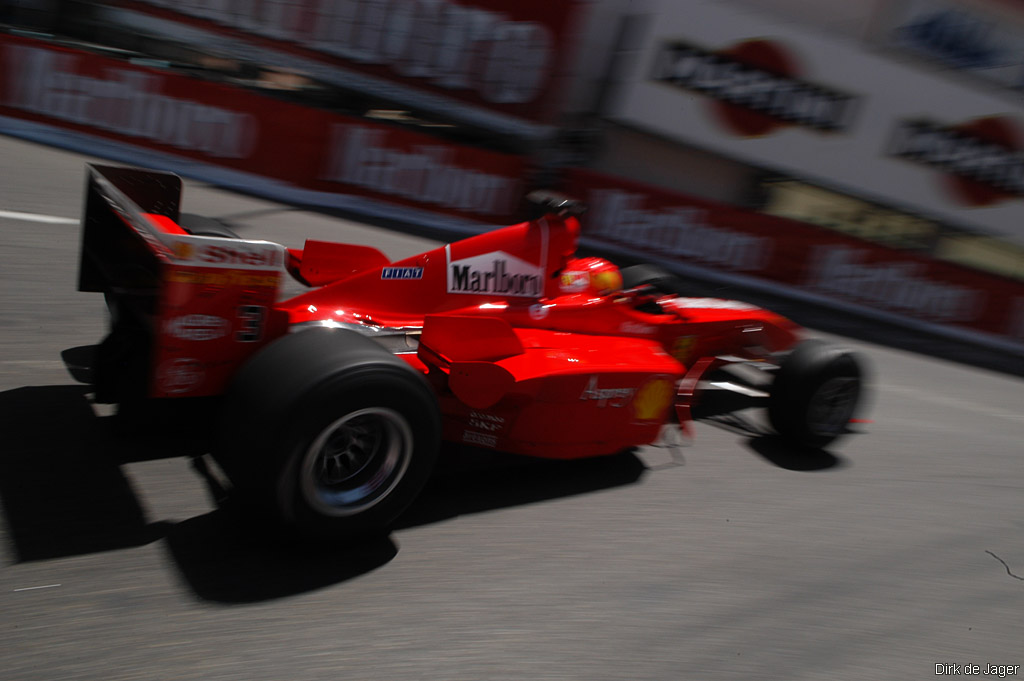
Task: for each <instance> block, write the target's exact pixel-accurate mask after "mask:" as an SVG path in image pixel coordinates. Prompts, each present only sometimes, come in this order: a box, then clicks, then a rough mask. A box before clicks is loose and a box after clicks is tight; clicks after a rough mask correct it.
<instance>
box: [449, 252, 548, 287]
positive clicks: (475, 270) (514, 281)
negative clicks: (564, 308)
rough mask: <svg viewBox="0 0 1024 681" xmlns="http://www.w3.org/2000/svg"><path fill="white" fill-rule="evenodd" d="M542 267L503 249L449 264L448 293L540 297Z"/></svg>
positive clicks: (542, 277) (542, 280)
mask: <svg viewBox="0 0 1024 681" xmlns="http://www.w3.org/2000/svg"><path fill="white" fill-rule="evenodd" d="M543 291H544V269H543V268H542V267H539V266H538V265H534V264H532V263H528V262H526V261H525V260H520V259H519V258H516V257H515V256H512V255H509V254H508V253H505V252H502V251H495V252H494V253H485V254H484V255H477V256H473V257H471V258H464V259H462V260H453V261H452V262H451V263H449V264H448V293H482V294H500V295H505V296H517V297H522V298H539V297H540V295H541V294H542V293H543Z"/></svg>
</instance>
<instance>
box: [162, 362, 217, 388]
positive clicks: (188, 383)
mask: <svg viewBox="0 0 1024 681" xmlns="http://www.w3.org/2000/svg"><path fill="white" fill-rule="evenodd" d="M205 376H206V369H205V367H204V365H203V363H202V362H200V361H199V360H198V359H194V358H192V357H179V358H177V359H169V360H167V361H166V362H164V363H163V364H162V365H161V366H160V369H159V371H158V372H157V380H158V382H159V385H160V387H161V389H162V390H163V391H164V392H167V393H170V394H172V395H181V394H184V393H190V392H193V391H194V390H195V389H196V388H198V387H199V386H200V385H201V384H202V382H203V379H204V378H205Z"/></svg>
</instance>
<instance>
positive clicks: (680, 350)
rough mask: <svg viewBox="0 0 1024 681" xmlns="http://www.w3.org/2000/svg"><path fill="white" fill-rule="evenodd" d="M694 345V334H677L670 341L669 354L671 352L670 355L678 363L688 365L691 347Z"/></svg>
mask: <svg viewBox="0 0 1024 681" xmlns="http://www.w3.org/2000/svg"><path fill="white" fill-rule="evenodd" d="M696 346H697V337H696V336H679V337H678V338H676V339H675V340H674V341H672V350H671V352H670V353H669V354H671V355H672V357H674V358H675V360H676V361H677V362H679V363H680V364H683V365H688V364H689V363H690V359H691V357H692V356H693V349H694V348H695V347H696Z"/></svg>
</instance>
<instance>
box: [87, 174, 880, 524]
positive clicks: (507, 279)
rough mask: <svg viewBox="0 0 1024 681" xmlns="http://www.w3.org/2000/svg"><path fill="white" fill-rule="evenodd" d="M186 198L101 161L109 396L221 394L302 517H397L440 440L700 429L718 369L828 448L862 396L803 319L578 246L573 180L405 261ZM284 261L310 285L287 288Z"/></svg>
mask: <svg viewBox="0 0 1024 681" xmlns="http://www.w3.org/2000/svg"><path fill="white" fill-rule="evenodd" d="M180 197H181V182H180V180H179V179H178V178H177V177H176V176H174V175H171V174H168V173H158V172H151V171H144V170H137V169H129V168H115V167H103V166H90V167H89V168H88V177H87V182H86V199H85V214H84V220H83V236H82V249H81V262H80V277H79V290H81V291H93V292H102V293H103V294H105V296H106V299H107V303H108V306H109V308H110V311H111V315H110V317H111V325H110V331H109V334H108V335H107V336H106V338H105V339H104V340H103V341H102V343H101V344H100V346H99V348H98V351H97V357H96V362H95V366H94V371H93V376H94V389H95V399H96V400H97V401H98V402H101V403H112V404H119V405H121V408H128V407H130V406H131V405H134V404H139V403H146V404H149V405H153V404H168V403H174V402H180V401H184V400H194V399H195V398H203V397H205V398H216V404H217V408H216V409H213V410H210V416H211V418H215V419H216V420H217V421H218V423H219V425H218V426H217V428H218V433H219V434H218V437H217V438H216V444H215V445H214V446H213V450H214V451H213V452H212V454H213V456H214V458H215V460H217V461H218V462H219V464H220V466H221V468H223V470H224V471H225V473H226V474H227V476H228V477H229V478H230V480H231V482H232V484H233V486H234V487H235V488H236V489H237V490H238V491H239V492H240V493H242V494H244V495H246V496H248V497H250V498H252V499H256V500H259V501H260V502H261V503H262V504H264V505H265V506H266V507H268V508H270V509H272V510H273V512H274V513H275V514H276V515H277V516H278V517H279V518H281V519H283V520H284V521H285V522H287V523H289V524H291V525H294V526H295V527H296V528H298V529H300V530H302V531H304V532H310V533H314V534H318V535H351V534H359V533H365V532H368V531H376V530H380V529H383V528H386V527H388V525H389V524H390V523H392V522H393V521H394V520H395V519H396V517H397V516H398V515H399V513H400V512H401V511H402V510H403V509H404V508H405V507H406V506H407V505H408V504H409V503H410V502H411V501H412V500H413V498H414V497H415V496H416V495H417V493H418V492H419V491H420V490H421V488H422V487H423V485H424V484H425V482H426V480H427V478H428V476H429V474H430V472H431V470H432V468H433V466H434V463H435V459H436V457H437V454H438V450H439V447H440V444H441V442H442V441H449V442H455V443H467V444H469V445H473V446H476V447H480V448H487V449H494V450H501V451H505V452H512V453H516V454H522V455H528V456H535V457H549V458H578V457H594V456H601V455H608V454H613V453H615V452H619V451H622V450H624V449H628V448H631V447H636V446H640V445H645V444H649V443H651V442H654V441H655V440H656V439H658V438H659V434H660V433H661V431H662V429H663V428H664V427H666V426H668V427H681V428H683V429H684V430H685V429H689V427H690V423H691V421H692V419H693V418H694V411H695V410H697V409H699V408H701V407H702V406H703V405H705V404H706V403H707V402H711V401H713V400H711V398H710V395H711V393H712V388H721V387H722V386H732V387H736V389H737V391H738V392H742V393H745V394H746V395H747V396H749V397H751V399H752V400H753V401H754V402H755V403H756V404H757V405H759V406H763V407H766V409H767V416H768V422H769V423H770V424H771V426H772V427H773V428H774V430H775V431H777V433H778V436H780V437H781V438H784V439H785V440H787V441H789V442H791V443H793V445H794V446H796V447H801V448H807V447H810V448H820V447H822V446H825V445H827V444H828V443H830V442H831V441H832V440H833V439H835V438H836V437H838V436H840V435H842V434H843V433H844V432H845V431H846V428H847V424H848V422H849V421H850V419H851V417H852V416H853V414H854V411H855V409H856V408H857V405H858V401H859V398H860V395H861V368H860V365H859V362H858V359H857V358H856V357H855V356H854V355H852V354H851V353H849V352H847V351H844V350H841V349H839V348H835V347H832V346H829V345H825V344H822V343H820V342H817V341H801V340H800V335H801V330H800V329H799V328H798V327H797V326H796V325H795V324H794V323H793V322H791V321H789V320H787V319H785V318H784V317H781V316H779V315H777V314H774V313H772V312H769V311H767V310H764V309H760V308H758V307H755V306H753V305H748V304H746V303H741V302H735V301H727V300H718V299H709V298H693V297H686V296H684V295H681V291H679V290H678V288H679V287H678V282H676V281H675V280H673V279H672V277H671V276H670V275H668V274H666V273H664V272H661V271H659V270H657V269H655V268H653V267H651V266H643V265H641V266H634V267H628V268H624V269H621V270H620V269H619V268H617V267H616V266H614V265H613V264H611V263H610V262H608V261H606V260H603V259H600V258H594V257H577V256H576V254H575V252H576V245H577V238H578V235H579V231H580V224H579V219H578V216H579V214H580V213H581V212H582V206H581V204H579V203H577V202H574V201H572V200H569V199H567V198H564V197H559V196H557V195H552V194H542V195H535V196H534V197H533V203H534V206H535V208H536V214H535V216H534V219H531V220H529V221H527V222H524V223H521V224H517V225H513V226H510V227H504V228H500V229H496V230H494V231H490V232H486V233H482V234H479V235H476V236H471V237H469V238H466V239H463V240H461V241H457V242H454V243H451V244H448V245H446V246H442V247H439V248H436V249H434V250H430V251H427V252H426V253H422V254H420V255H416V256H413V257H410V258H405V259H403V260H400V261H397V262H391V261H390V260H389V259H388V258H387V257H386V256H385V255H384V254H383V253H381V252H380V251H378V250H376V249H374V248H370V247H367V246H358V245H351V244H341V243H332V242H324V241H306V242H305V245H304V247H303V248H302V249H301V250H299V249H289V248H285V247H283V246H281V245H278V244H275V243H270V242H266V241H256V240H249V239H239V238H237V237H233V236H232V235H230V234H227V233H225V232H224V231H223V230H220V229H217V227H218V225H217V224H216V223H211V222H210V221H206V222H199V223H195V221H194V220H191V219H185V218H182V217H181V214H180V205H179V204H180ZM211 224H212V225H213V226H212V227H211ZM286 275H290V276H292V277H294V278H295V279H296V280H298V281H299V282H301V283H302V284H304V285H305V286H307V287H309V290H308V291H306V292H304V293H302V294H301V295H298V296H297V297H292V298H290V299H286V300H280V299H279V292H280V289H281V285H282V282H283V279H284V277H285V276H286ZM750 367H754V369H750ZM732 369H737V370H742V371H735V372H733V375H729V373H728V372H729V371H730V370H732ZM744 371H745V372H746V373H748V374H750V373H753V374H756V375H757V376H758V377H760V378H757V379H750V380H741V379H740V378H738V376H739V375H740V374H742V373H744Z"/></svg>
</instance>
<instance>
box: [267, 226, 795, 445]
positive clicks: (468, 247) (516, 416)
mask: <svg viewBox="0 0 1024 681" xmlns="http://www.w3.org/2000/svg"><path fill="white" fill-rule="evenodd" d="M578 234H579V224H578V222H577V221H576V219H575V218H568V219H564V220H563V219H560V218H556V217H554V216H548V217H547V218H544V219H541V220H538V221H535V222H527V223H522V224H519V225H513V226H511V227H506V228H503V229H498V230H495V231H493V232H488V233H486V234H482V235H479V236H475V237H471V238H469V239H465V240H463V241H459V242H456V243H453V244H450V245H448V246H443V247H441V248H437V249H434V250H432V251H429V252H427V253H424V254H421V255H418V256H414V257H411V258H406V259H405V260H402V261H399V262H396V263H392V264H391V265H389V266H387V267H381V266H373V267H370V268H369V269H367V270H365V271H363V272H360V273H357V274H354V275H352V276H348V277H342V278H339V279H338V280H337V281H335V282H333V283H330V284H327V285H325V286H323V287H321V288H317V289H314V290H311V291H309V292H307V293H305V294H303V295H300V296H298V297H296V298H292V299H291V300H287V301H284V302H282V303H280V304H279V305H278V309H279V310H281V311H283V312H285V313H287V315H288V318H289V321H290V323H291V324H293V325H295V324H308V323H322V324H326V325H334V324H345V325H371V326H377V327H398V328H405V329H409V328H413V329H422V336H421V342H420V345H419V350H418V352H417V353H416V354H407V355H402V356H403V357H405V358H407V359H408V361H409V362H410V364H412V365H413V366H415V367H416V368H417V369H420V370H422V371H424V372H426V373H427V374H428V377H429V379H430V380H431V381H432V382H433V385H434V386H435V387H436V389H437V392H438V395H439V397H440V402H441V408H442V413H443V414H444V416H445V420H444V437H445V439H447V440H451V441H457V442H469V443H471V444H476V445H481V446H485V447H494V448H496V449H501V450H504V451H513V452H517V453H523V454H530V455H534V456H544V457H561V458H570V457H578V456H593V455H597V454H607V453H612V452H615V451H619V450H621V449H623V448H625V447H629V446H635V445H640V444H647V443H650V442H652V441H653V440H655V439H656V438H657V436H658V433H659V430H660V428H661V426H662V424H663V423H664V422H665V419H666V417H667V415H668V414H669V408H670V406H671V405H672V402H673V400H674V399H675V398H676V390H677V387H678V385H679V383H680V381H681V379H682V378H683V376H684V375H685V374H686V373H687V370H688V369H689V368H690V367H692V366H693V365H694V363H695V362H696V361H697V360H698V359H700V358H702V357H714V356H716V355H723V354H728V355H736V356H740V357H744V358H749V359H759V358H762V357H765V356H767V355H768V354H770V353H772V352H777V351H780V350H785V349H787V348H789V347H790V346H792V345H793V344H794V343H795V342H796V339H797V335H796V334H797V327H796V326H795V325H794V324H793V323H792V322H790V321H789V320H787V319H785V318H784V317H781V316H779V315H776V314H774V313H772V312H769V311H767V310H763V309H760V308H756V307H753V306H749V305H743V304H738V303H733V302H731V301H718V300H710V299H702V300H695V299H674V298H671V297H663V298H661V299H660V300H659V302H660V304H661V307H662V310H663V312H662V313H651V312H644V311H642V310H640V309H638V305H639V303H640V302H642V301H641V300H640V298H641V296H640V295H638V294H637V293H635V292H625V293H624V292H622V291H621V290H620V291H614V292H611V293H607V294H604V295H602V294H600V293H598V292H597V290H602V286H598V287H597V289H596V290H595V287H594V286H593V285H591V284H590V282H592V281H594V280H595V278H594V277H593V275H594V274H595V273H597V274H598V275H599V276H600V277H601V281H602V282H605V281H608V280H609V279H610V280H612V281H614V280H615V277H614V274H615V273H614V272H612V273H611V275H612V276H611V277H609V274H610V273H609V267H608V264H607V263H606V262H605V261H600V260H598V259H594V258H588V259H578V260H577V259H574V258H573V254H574V252H575V250H576V240H577V237H578ZM492 254H498V255H497V256H495V257H493V258H490V257H485V256H490V255H492ZM473 258H480V259H481V260H471V259H473ZM495 261H501V262H502V263H506V264H508V265H509V267H511V264H512V263H514V264H516V266H518V267H519V271H521V272H526V273H527V274H526V276H525V277H524V278H521V279H520V282H521V283H522V282H525V287H526V288H525V289H524V288H520V289H517V290H516V291H517V292H519V293H524V292H525V293H529V290H528V288H529V286H535V287H536V288H535V289H534V290H535V292H536V295H508V294H506V293H503V292H501V291H498V290H494V289H500V288H502V286H501V285H500V284H498V285H495V283H494V282H497V281H499V279H500V278H501V273H502V272H503V271H504V272H506V273H507V268H506V270H501V269H500V266H498V265H495V264H494V262H495ZM466 262H469V263H470V265H469V268H468V269H463V268H465V267H466V265H465V264H464V263H466ZM523 264H525V265H529V266H532V267H533V268H535V269H534V270H530V269H529V268H528V267H524V265H523ZM389 268H403V269H401V270H393V269H389ZM419 268H422V270H420V269H419ZM459 272H461V273H462V274H464V275H465V279H464V281H457V280H456V275H457V274H458V273H459ZM473 272H477V273H479V274H480V275H481V277H482V278H480V279H479V280H478V281H479V282H480V287H481V288H485V289H490V290H487V291H478V292H469V293H465V292H456V291H453V290H451V289H453V288H458V287H459V285H460V284H466V283H467V282H469V281H470V280H471V275H472V273H473ZM531 272H533V273H535V274H536V275H537V276H538V277H539V280H537V281H533V279H532V278H530V277H531V276H532V274H531ZM395 273H398V274H400V275H402V276H406V277H409V278H397V279H390V278H385V276H386V275H392V274H395ZM489 273H490V274H492V275H493V276H492V277H491V278H490V279H489V280H487V279H486V277H487V275H488V274H489ZM584 274H585V275H587V276H583V275H584ZM588 277H589V278H588ZM707 364H708V366H711V365H714V362H709V363H707ZM697 378H699V376H698V377H697ZM687 399H688V400H689V399H692V392H691V394H689V395H688V396H687ZM678 413H679V414H680V415H686V414H688V410H687V409H685V408H684V409H683V410H681V411H678Z"/></svg>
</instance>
